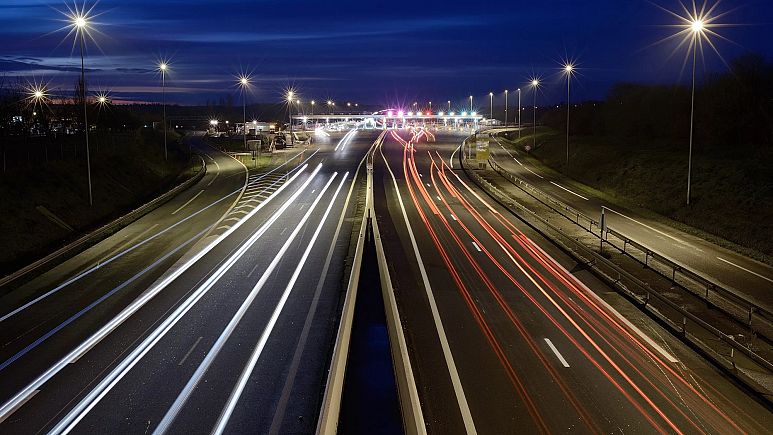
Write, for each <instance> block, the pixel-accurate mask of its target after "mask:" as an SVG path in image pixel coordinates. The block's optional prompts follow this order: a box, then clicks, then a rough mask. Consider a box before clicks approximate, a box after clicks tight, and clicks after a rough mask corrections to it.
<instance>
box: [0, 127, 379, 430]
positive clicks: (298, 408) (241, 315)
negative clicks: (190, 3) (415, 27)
mask: <svg viewBox="0 0 773 435" xmlns="http://www.w3.org/2000/svg"><path fill="white" fill-rule="evenodd" d="M379 133H380V131H357V132H353V133H350V134H348V135H347V136H346V137H344V134H343V133H342V134H336V135H333V136H332V137H330V138H320V139H319V142H318V143H316V144H314V145H310V146H308V147H307V148H306V149H304V148H291V149H288V150H286V151H284V152H283V155H284V156H285V157H291V158H290V159H287V160H288V162H287V163H282V162H279V161H277V162H275V163H276V164H275V165H274V167H273V169H270V170H266V171H264V172H263V173H248V172H247V171H246V169H245V168H244V167H243V166H242V165H241V164H240V163H238V162H236V161H235V160H233V159H231V158H230V157H228V156H226V155H224V154H222V153H219V152H217V151H214V150H212V149H209V148H207V147H206V146H205V145H203V144H202V143H201V142H200V141H196V142H194V144H195V146H196V147H197V150H198V151H199V152H202V153H205V154H206V156H207V157H206V159H207V166H208V173H207V175H206V176H205V177H204V178H203V179H202V180H201V181H200V182H199V183H198V184H197V185H195V186H193V187H192V188H190V189H188V190H187V191H186V192H184V193H182V194H181V195H179V196H178V197H176V198H174V199H173V200H172V201H170V202H168V203H167V204H165V205H163V206H162V207H159V208H158V209H156V210H154V211H153V212H152V213H150V214H148V215H146V216H144V217H143V218H141V219H139V220H138V221H136V222H134V223H133V224H131V225H129V226H128V227H126V228H124V229H123V230H121V231H120V232H118V233H116V234H114V235H113V236H111V237H109V238H108V239H106V240H104V241H102V242H101V243H99V244H97V245H95V246H94V247H92V248H90V249H89V250H87V251H84V252H83V253H81V254H79V255H77V256H75V257H74V258H72V259H70V260H68V261H66V262H64V263H62V264H61V265H60V266H58V267H56V268H53V269H51V270H50V271H47V272H46V273H45V274H43V275H41V276H40V277H37V278H35V279H34V280H31V281H30V282H28V283H26V284H24V286H23V287H21V288H20V289H19V291H14V292H11V293H9V294H8V295H7V296H6V297H4V298H3V300H2V305H0V306H1V307H3V312H2V313H0V316H3V317H2V320H0V321H1V322H2V332H1V333H0V334H2V339H3V340H2V343H3V345H2V349H0V352H1V353H0V360H2V362H0V375H1V376H0V401H1V402H2V405H0V406H2V408H0V432H3V433H37V432H42V431H45V432H51V433H69V432H73V433H148V432H155V433H165V432H171V433H177V432H183V431H193V432H196V433H198V432H201V431H210V430H212V431H215V432H222V431H229V432H234V431H236V432H259V433H288V432H296V433H305V432H310V431H313V428H314V427H315V424H316V416H317V413H318V412H319V404H320V400H321V394H322V391H323V389H324V382H325V379H326V370H327V365H328V364H329V357H330V352H331V349H332V339H333V337H334V333H335V330H336V328H337V316H338V311H339V303H340V299H341V297H342V291H343V289H345V282H344V281H345V279H344V267H345V264H346V259H347V256H348V255H349V249H350V247H349V245H350V243H349V240H350V235H351V233H352V222H353V221H354V220H355V219H353V218H354V216H353V214H354V212H355V206H356V203H357V201H358V198H359V196H360V195H361V192H360V191H359V188H358V185H357V184H356V183H355V180H356V179H357V178H358V177H360V176H362V175H363V172H364V169H363V170H362V171H360V170H359V169H360V168H361V167H362V166H363V158H364V156H365V153H366V152H367V150H368V148H369V147H370V146H371V144H372V143H373V141H374V139H375V138H376V137H377V136H378V134H379ZM202 428H207V429H202Z"/></svg>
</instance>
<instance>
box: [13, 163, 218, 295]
mask: <svg viewBox="0 0 773 435" xmlns="http://www.w3.org/2000/svg"><path fill="white" fill-rule="evenodd" d="M196 157H198V158H199V162H200V164H201V169H200V170H199V171H198V172H197V173H196V174H195V175H194V176H193V177H191V178H188V179H187V180H185V181H184V182H182V183H180V184H178V185H177V186H175V187H174V188H172V189H171V190H169V191H167V192H166V193H164V194H163V195H161V196H159V197H156V198H155V199H153V200H152V201H150V202H148V203H145V204H143V205H142V206H140V207H138V208H136V209H134V210H132V211H130V212H128V213H126V214H125V215H123V216H121V217H119V218H117V219H115V220H113V221H112V222H110V223H107V224H105V225H103V226H102V227H100V228H98V229H96V230H94V231H92V232H90V233H88V234H86V235H84V236H82V237H81V238H79V239H77V240H75V241H74V242H72V243H69V244H68V245H66V246H63V247H61V248H59V249H57V250H56V251H54V252H52V253H50V254H48V255H46V256H45V257H43V258H41V259H39V260H37V261H35V262H34V263H31V264H29V265H27V266H25V267H23V268H21V269H19V270H17V271H16V272H13V273H11V274H10V275H7V276H5V277H3V278H0V288H1V287H4V286H6V285H8V284H10V283H11V282H13V281H16V280H17V279H19V278H21V277H23V276H25V275H27V274H29V273H31V272H33V271H35V270H37V269H39V268H40V267H42V266H44V265H46V264H48V263H50V262H51V261H53V260H54V259H56V258H59V257H61V256H62V255H65V254H67V253H68V252H71V251H73V250H75V249H77V248H79V247H81V246H85V245H88V244H89V243H92V242H94V241H95V240H98V239H100V238H102V237H104V236H106V235H107V234H110V233H112V232H114V231H116V230H117V229H118V228H121V227H123V226H126V225H128V224H129V223H131V222H133V221H135V220H137V219H139V218H140V217H142V216H144V215H145V214H147V213H150V212H151V211H153V210H155V209H156V208H158V207H160V206H161V205H162V204H164V203H166V202H167V201H169V200H170V199H172V198H174V197H175V196H176V195H177V194H178V193H180V192H182V191H184V190H185V189H187V188H189V187H191V186H193V185H194V184H196V183H198V182H199V180H201V179H202V178H203V177H204V175H205V174H206V173H207V165H206V163H204V158H203V157H201V156H200V155H198V154H196Z"/></svg>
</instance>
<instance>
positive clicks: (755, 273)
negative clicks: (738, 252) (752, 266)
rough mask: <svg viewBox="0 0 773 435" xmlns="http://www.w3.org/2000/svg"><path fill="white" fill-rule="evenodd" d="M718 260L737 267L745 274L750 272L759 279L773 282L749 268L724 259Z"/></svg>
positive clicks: (718, 258)
mask: <svg viewBox="0 0 773 435" xmlns="http://www.w3.org/2000/svg"><path fill="white" fill-rule="evenodd" d="M717 260H719V261H724V262H725V263H727V264H729V265H731V266H735V267H737V268H739V269H741V270H743V271H744V272H749V273H751V274H752V275H755V276H758V277H760V278H762V279H764V280H765V281H770V282H773V279H770V278H768V277H766V276H762V275H760V274H759V273H757V272H754V271H751V270H749V269H747V268H745V267H743V266H739V265H737V264H735V263H732V262H730V261H728V260H725V259H724V258H721V257H717Z"/></svg>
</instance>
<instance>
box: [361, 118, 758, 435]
mask: <svg viewBox="0 0 773 435" xmlns="http://www.w3.org/2000/svg"><path fill="white" fill-rule="evenodd" d="M428 136H429V137H433V135H432V133H426V132H425V131H423V130H416V131H413V132H410V131H408V130H399V131H392V132H390V135H388V136H387V140H386V141H385V142H384V144H383V146H381V148H380V149H379V150H378V152H377V158H376V160H375V164H374V204H375V207H376V218H377V220H378V223H379V227H380V229H381V233H382V240H383V241H384V249H385V253H386V256H387V258H388V259H389V262H390V265H391V268H392V270H390V273H391V277H392V281H393V282H392V284H393V286H394V288H395V297H396V299H397V304H398V309H399V312H400V318H401V321H402V323H403V330H404V331H405V334H406V340H407V342H408V348H409V353H410V358H411V364H412V369H413V372H414V374H415V376H416V382H417V386H418V390H419V395H420V399H421V403H422V411H423V414H424V417H425V422H426V425H427V429H428V432H429V433H437V434H445V433H487V434H488V433H491V434H494V433H496V434H502V433H566V432H592V433H604V432H606V433H611V432H618V431H619V432H623V433H629V432H634V433H765V432H769V429H770V427H773V426H771V425H772V424H773V419H772V418H773V416H772V415H771V413H770V411H769V409H767V408H765V407H764V406H762V405H760V404H759V403H757V402H756V401H754V400H753V399H751V398H750V397H749V396H748V395H747V394H746V393H745V392H744V391H742V390H740V389H739V388H738V387H737V386H736V385H734V384H733V383H732V382H731V381H729V380H727V379H726V378H725V377H724V376H723V375H722V374H720V373H718V372H717V371H716V370H714V369H713V368H712V367H711V366H710V365H709V364H708V363H707V362H706V361H704V360H702V359H701V358H699V357H697V355H695V354H694V353H693V352H692V351H691V350H690V349H688V348H686V347H684V346H683V345H682V344H681V343H680V342H679V341H678V340H674V339H673V337H669V336H668V335H669V334H668V333H667V332H665V331H664V330H662V329H661V328H660V327H659V326H658V325H656V324H654V323H653V322H651V321H650V320H649V319H647V318H645V317H644V316H642V315H641V314H640V313H638V312H637V311H636V309H635V308H632V307H631V306H630V305H629V304H628V303H626V302H625V301H620V300H617V299H615V295H614V293H613V292H612V290H611V289H609V288H607V287H606V286H605V285H604V284H602V283H601V282H600V281H598V280H596V279H595V278H594V277H593V276H592V275H591V274H590V273H589V272H587V271H586V270H584V269H583V268H582V267H578V266H577V265H576V264H575V263H574V262H573V261H572V260H571V259H570V258H568V257H567V256H566V255H564V254H563V253H562V252H561V251H559V250H558V249H556V248H555V247H554V246H553V245H552V244H551V243H550V242H549V241H547V240H545V239H544V238H542V237H540V235H538V234H536V233H535V232H533V231H530V230H529V229H528V228H527V227H526V226H525V225H524V224H522V223H521V222H520V221H518V220H517V219H516V218H514V217H513V216H512V215H510V214H509V213H508V212H506V211H505V210H504V209H502V208H500V207H499V206H498V205H496V204H495V203H494V202H493V201H491V200H490V199H487V197H486V196H485V194H484V193H483V192H482V191H480V190H478V189H477V188H476V187H474V185H473V184H472V183H471V182H470V181H469V180H468V179H467V178H466V176H465V175H464V173H463V172H461V171H458V170H452V169H451V168H450V167H449V166H448V161H449V158H450V156H451V154H452V153H453V151H454V150H455V149H456V148H457V147H458V146H459V143H461V141H462V140H463V139H464V137H463V136H461V135H459V134H453V133H442V134H441V133H437V137H436V138H435V139H436V141H430V142H427V138H428ZM591 289H592V290H591ZM599 295H601V296H604V298H603V299H602V297H601V296H599ZM607 301H609V302H607ZM610 304H613V305H614V306H615V307H612V305H610ZM619 311H623V312H625V314H626V318H630V319H632V320H631V321H629V320H624V318H623V317H622V315H621V314H619Z"/></svg>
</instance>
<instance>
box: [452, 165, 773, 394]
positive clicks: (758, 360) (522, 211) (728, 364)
mask: <svg viewBox="0 0 773 435" xmlns="http://www.w3.org/2000/svg"><path fill="white" fill-rule="evenodd" d="M460 160H461V159H460ZM463 168H464V167H463ZM464 170H465V172H466V173H467V174H468V176H470V178H471V179H472V180H473V181H474V182H475V183H476V184H477V185H478V186H479V187H480V188H482V189H483V190H485V191H486V192H487V193H488V194H489V195H490V196H491V197H492V198H494V199H495V200H496V201H497V202H499V203H500V204H501V205H503V206H504V207H506V208H507V209H509V210H510V211H511V212H513V213H514V214H516V215H518V216H519V217H521V219H523V220H524V222H526V223H527V224H529V225H530V226H531V227H532V228H534V229H535V230H537V231H538V232H540V233H541V234H544V235H545V236H547V237H549V238H550V239H552V240H554V241H556V242H557V243H559V244H560V245H561V246H563V247H564V248H565V250H566V251H567V252H568V253H570V254H571V255H572V256H574V257H575V258H576V259H577V260H578V261H580V262H581V263H583V264H585V265H587V266H588V267H590V268H591V269H593V270H594V271H595V272H596V274H597V275H598V276H599V277H601V278H602V279H604V280H605V281H606V282H607V283H608V284H610V285H611V286H612V287H613V288H615V289H617V290H618V291H619V292H621V293H622V294H624V295H625V296H627V297H629V298H630V299H632V300H634V301H636V303H638V304H639V305H640V306H641V307H642V308H643V309H646V310H647V312H649V313H651V314H652V315H654V316H655V317H657V318H658V319H659V320H660V321H661V322H663V323H664V324H666V325H668V326H669V327H670V328H671V329H672V330H674V331H676V332H678V333H679V334H680V335H681V336H682V337H683V339H684V340H685V341H687V342H688V343H690V344H692V345H694V346H696V347H698V348H700V349H701V350H702V351H703V352H704V353H706V354H707V355H710V356H711V357H712V358H713V359H714V360H715V362H717V363H719V364H720V365H722V366H724V367H725V368H726V369H728V370H729V371H731V372H732V373H734V374H735V375H736V376H738V377H739V379H741V380H742V381H744V382H745V383H746V384H747V385H749V386H750V387H752V388H753V389H755V390H757V391H759V390H765V388H764V387H762V386H760V385H759V384H758V383H757V382H756V381H754V380H753V379H751V378H749V377H747V376H746V375H745V374H742V373H739V371H738V370H736V362H735V351H738V352H739V353H741V354H743V355H745V356H746V357H747V358H748V359H749V360H750V361H752V362H753V363H754V364H755V365H756V366H757V367H759V368H760V369H762V370H764V371H766V372H767V373H768V374H773V364H771V362H769V361H768V360H766V359H765V358H763V357H762V356H760V355H759V354H757V353H755V352H754V351H753V350H751V349H749V348H747V347H746V346H744V345H742V344H741V343H738V342H737V341H736V340H735V339H734V338H733V337H732V336H731V335H728V334H725V333H724V332H722V331H720V330H719V329H717V328H716V327H714V326H713V325H710V324H709V323H707V322H706V321H704V320H703V319H701V318H700V317H698V316H696V315H694V314H692V313H690V312H688V311H686V310H685V309H684V308H682V307H681V306H679V305H678V304H676V303H675V302H673V301H671V300H669V299H668V298H666V297H665V296H663V295H661V294H660V293H659V292H657V291H654V290H652V289H651V288H650V286H649V285H648V284H646V283H644V282H642V281H641V280H639V279H638V278H636V277H635V276H633V275H632V274H630V273H629V272H627V271H625V270H624V269H622V268H621V267H619V266H617V265H616V264H614V263H612V262H611V261H609V260H607V259H606V258H604V257H603V256H602V255H601V254H599V253H597V252H595V251H594V250H592V249H590V248H588V247H587V246H585V245H584V244H583V243H582V242H580V241H578V240H576V239H574V238H573V237H571V236H569V235H567V234H565V233H564V232H563V231H561V230H560V229H559V228H558V227H556V226H554V225H553V224H551V223H550V222H549V221H548V220H547V219H545V218H543V217H541V216H539V215H538V214H537V213H535V212H533V211H531V210H529V209H528V208H526V207H524V206H523V205H521V204H520V203H518V202H517V201H515V200H514V199H512V198H511V197H509V196H508V195H507V194H506V193H504V192H502V191H500V190H499V189H498V188H497V187H496V186H494V185H493V184H492V183H490V182H489V181H487V180H485V179H484V178H483V177H481V176H480V175H479V174H476V173H474V172H471V171H468V170H467V169H464ZM653 299H654V300H657V301H658V302H660V303H662V304H663V305H665V306H666V307H668V308H669V309H671V310H674V311H676V312H677V313H679V314H680V315H681V316H682V322H681V323H680V324H678V323H675V322H674V321H673V320H672V319H670V318H669V317H666V316H665V315H664V314H663V313H661V312H660V311H658V310H657V309H655V308H653V307H652V305H651V300H653ZM688 322H691V323H688ZM691 324H692V325H695V326H696V327H699V328H701V329H702V330H703V331H705V332H707V333H709V334H710V335H712V336H713V337H714V338H716V339H718V340H719V341H720V342H721V343H723V344H724V345H725V346H726V349H727V350H728V351H729V352H728V353H729V354H730V360H729V361H728V360H727V359H726V358H725V357H724V356H722V355H720V354H718V353H717V351H715V350H714V349H712V348H711V347H709V346H708V345H706V344H705V343H703V341H702V340H701V339H700V338H698V337H697V335H695V334H692V333H691V332H690V331H689V329H690V328H688V325H691ZM760 392H761V393H763V394H766V395H767V394H770V392H769V391H760Z"/></svg>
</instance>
